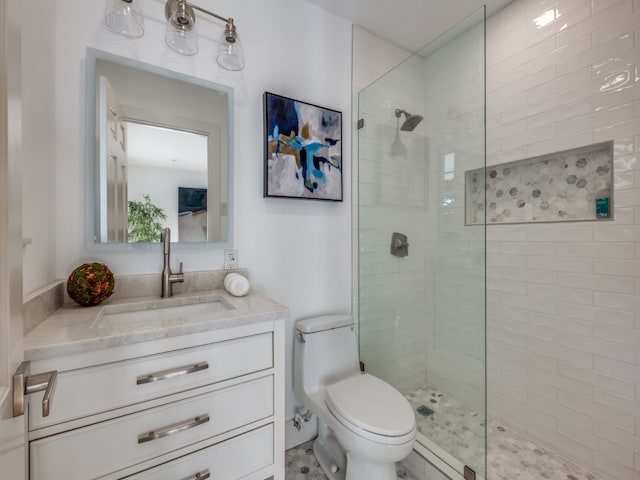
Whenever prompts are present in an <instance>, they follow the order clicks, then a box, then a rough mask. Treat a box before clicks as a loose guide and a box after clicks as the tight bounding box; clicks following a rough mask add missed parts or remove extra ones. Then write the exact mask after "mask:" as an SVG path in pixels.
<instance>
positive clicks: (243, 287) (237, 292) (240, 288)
mask: <svg viewBox="0 0 640 480" xmlns="http://www.w3.org/2000/svg"><path fill="white" fill-rule="evenodd" d="M224 289H225V290H226V291H227V292H229V293H230V294H231V295H233V296H234V297H244V296H245V295H246V294H247V293H249V280H247V278H246V277H244V276H243V275H240V274H239V273H235V272H232V273H228V274H227V276H226V277H224Z"/></svg>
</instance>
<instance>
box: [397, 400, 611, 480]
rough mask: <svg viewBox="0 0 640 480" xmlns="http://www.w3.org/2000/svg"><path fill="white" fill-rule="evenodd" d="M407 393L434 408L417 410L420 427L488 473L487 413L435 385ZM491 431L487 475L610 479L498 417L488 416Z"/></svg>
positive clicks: (517, 479)
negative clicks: (429, 410)
mask: <svg viewBox="0 0 640 480" xmlns="http://www.w3.org/2000/svg"><path fill="white" fill-rule="evenodd" d="M405 397H407V400H409V403H410V404H411V406H412V407H413V408H414V409H416V410H417V409H418V408H420V407H421V406H426V407H428V408H429V409H431V410H432V411H433V413H431V414H429V415H426V416H425V415H421V414H419V413H417V414H416V419H417V423H418V431H419V432H422V433H423V434H424V435H425V436H427V437H428V438H430V439H431V440H432V441H434V442H435V443H436V444H437V445H439V446H441V447H442V448H443V449H444V450H446V451H447V452H448V453H450V454H452V455H453V456H455V457H456V458H458V459H461V460H464V463H465V464H467V465H469V466H470V467H471V468H474V470H476V471H477V472H478V473H482V474H483V476H484V465H483V463H484V435H485V420H484V416H483V415H480V414H478V413H477V412H473V411H471V410H470V409H468V408H466V407H465V406H464V405H463V404H462V403H461V402H460V401H459V400H457V399H456V398H453V397H451V396H448V395H446V394H444V393H443V392H441V391H439V390H437V389H435V388H431V387H423V388H419V389H417V390H413V391H412V392H409V393H407V394H405ZM425 413H428V412H425ZM487 435H488V445H489V448H488V457H487V467H488V472H489V475H488V480H541V479H548V480H607V479H605V478H604V477H602V476H600V475H597V474H595V473H592V472H589V471H587V470H585V469H583V468H581V467H580V466H578V465H575V464H573V463H572V462H569V461H567V460H565V459H564V458H562V457H560V456H559V455H557V454H556V453H554V452H552V451H550V450H548V449H546V448H544V447H542V446H541V445H539V444H537V443H536V442H535V441H533V440H531V439H529V438H527V437H526V436H524V435H522V434H520V433H518V432H516V431H513V430H511V429H510V428H508V427H507V426H505V425H502V424H501V422H499V421H497V420H490V421H489V426H488V429H487Z"/></svg>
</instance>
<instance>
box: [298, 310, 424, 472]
mask: <svg viewBox="0 0 640 480" xmlns="http://www.w3.org/2000/svg"><path fill="white" fill-rule="evenodd" d="M296 330H297V331H296V344H295V346H294V356H295V364H294V390H295V392H296V396H297V397H298V399H299V400H301V401H302V402H303V403H304V404H305V405H306V406H307V407H308V408H309V409H310V410H311V411H312V412H313V413H315V414H316V416H317V418H318V437H317V439H316V440H315V442H314V446H313V450H314V454H315V455H316V458H317V459H318V462H319V463H320V466H321V467H322V469H323V471H324V472H325V474H326V475H327V477H329V479H331V480H395V479H396V470H395V463H396V462H398V461H400V460H402V459H403V458H405V457H406V456H407V455H408V454H409V453H410V452H411V450H412V448H413V443H414V440H415V437H416V421H415V415H414V413H413V410H412V408H411V406H410V405H409V402H408V401H407V400H406V399H405V398H404V397H403V396H402V395H401V394H400V392H398V391H397V390H396V389H395V388H393V387H392V386H391V385H389V384H388V383H386V382H384V381H383V380H381V379H379V378H377V377H375V376H373V375H370V374H366V373H365V374H362V373H361V372H360V370H359V360H358V352H357V337H356V332H355V328H354V324H353V320H352V319H351V317H349V316H347V315H329V316H324V317H315V318H312V319H306V320H301V321H299V322H298V323H297V324H296Z"/></svg>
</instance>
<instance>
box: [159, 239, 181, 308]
mask: <svg viewBox="0 0 640 480" xmlns="http://www.w3.org/2000/svg"><path fill="white" fill-rule="evenodd" d="M160 241H161V242H162V251H163V255H164V267H162V293H161V294H160V296H161V297H163V298H164V297H170V296H172V295H173V284H174V283H182V282H184V273H182V262H180V271H179V272H178V273H171V230H170V229H168V228H165V229H163V230H162V233H161V234H160Z"/></svg>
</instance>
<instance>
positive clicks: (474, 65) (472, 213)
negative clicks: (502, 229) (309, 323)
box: [356, 9, 486, 478]
mask: <svg viewBox="0 0 640 480" xmlns="http://www.w3.org/2000/svg"><path fill="white" fill-rule="evenodd" d="M358 110H359V112H358V113H359V117H358V118H359V119H362V120H364V126H363V127H362V128H361V129H359V131H358V238H357V242H358V246H357V248H358V252H359V253H358V262H357V263H358V269H359V272H358V280H357V281H358V289H359V292H358V304H357V309H356V310H357V315H358V319H359V329H360V330H359V334H360V357H361V360H362V361H363V362H364V365H365V369H366V371H367V372H370V373H372V374H373V375H376V376H378V377H380V378H382V379H383V380H385V381H387V382H388V383H390V384H391V385H393V386H394V387H396V388H397V389H398V390H399V391H400V392H402V393H403V394H404V395H405V397H406V398H407V399H408V400H409V402H410V403H411V405H412V407H413V408H414V411H415V415H416V420H417V424H418V443H419V444H420V446H421V447H422V448H425V449H426V450H428V451H429V452H430V453H432V454H434V455H437V456H438V457H440V458H441V459H442V460H444V461H445V462H447V463H448V464H449V465H451V466H452V467H453V468H455V469H457V470H458V471H460V472H461V473H463V472H464V470H465V468H466V469H467V475H470V472H469V471H470V470H472V471H473V472H475V473H476V478H481V477H485V471H486V465H485V464H486V413H485V412H486V387H485V386H486V368H485V359H486V355H485V350H486V347H485V344H486V342H485V337H486V335H485V323H486V321H485V318H486V314H485V304H486V289H485V249H486V241H485V221H484V204H482V205H481V204H479V203H476V204H474V203H472V202H471V200H470V199H471V195H470V193H471V192H472V191H474V189H475V192H478V191H480V190H478V189H481V190H484V184H482V185H477V184H474V183H473V182H472V181H471V176H469V175H467V174H468V172H471V171H476V172H477V170H478V169H484V168H485V12H484V9H481V10H479V11H477V12H475V13H474V14H473V15H471V16H470V17H468V18H466V19H465V20H463V21H462V22H461V23H459V24H458V25H456V26H455V27H454V28H452V29H451V30H449V31H448V32H447V33H446V34H444V35H442V36H441V37H439V38H437V39H436V40H434V41H433V42H431V43H430V44H428V45H427V46H425V47H424V48H423V49H421V50H420V51H419V52H417V53H416V54H414V55H413V56H411V57H410V58H408V59H407V60H406V61H404V62H402V63H401V64H399V65H397V66H396V67H395V68H394V69H393V70H391V71H389V72H388V73H386V74H385V75H384V76H382V77H381V78H379V79H378V80H377V81H375V82H374V83H373V84H371V85H370V86H368V87H367V88H365V89H364V90H362V91H361V92H360V93H359V98H358ZM466 177H469V181H465V180H466ZM475 178H484V176H483V175H481V176H478V175H476V176H475ZM473 198H477V195H475V196H473ZM467 200H468V201H467ZM469 478H471V477H469Z"/></svg>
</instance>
